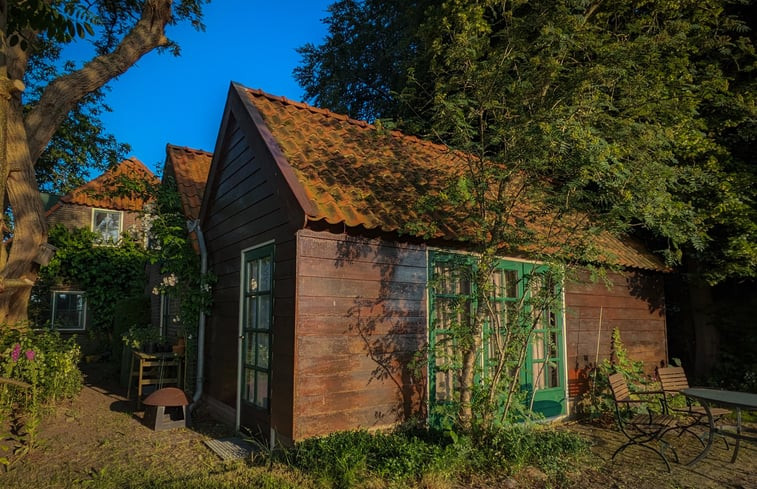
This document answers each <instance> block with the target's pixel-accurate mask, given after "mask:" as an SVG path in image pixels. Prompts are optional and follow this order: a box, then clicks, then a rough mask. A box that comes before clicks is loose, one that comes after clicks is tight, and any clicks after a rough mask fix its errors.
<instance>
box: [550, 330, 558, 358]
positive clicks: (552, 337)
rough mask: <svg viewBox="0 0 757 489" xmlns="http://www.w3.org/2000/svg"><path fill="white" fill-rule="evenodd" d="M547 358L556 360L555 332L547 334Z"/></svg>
mask: <svg viewBox="0 0 757 489" xmlns="http://www.w3.org/2000/svg"><path fill="white" fill-rule="evenodd" d="M549 357H550V358H557V331H550V332H549Z"/></svg>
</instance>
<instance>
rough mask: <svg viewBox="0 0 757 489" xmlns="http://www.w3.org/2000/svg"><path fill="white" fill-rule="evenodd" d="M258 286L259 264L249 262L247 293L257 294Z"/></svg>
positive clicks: (254, 261)
mask: <svg viewBox="0 0 757 489" xmlns="http://www.w3.org/2000/svg"><path fill="white" fill-rule="evenodd" d="M258 286H259V284H258V262H257V261H256V260H253V261H249V262H247V292H248V293H250V292H257V291H258Z"/></svg>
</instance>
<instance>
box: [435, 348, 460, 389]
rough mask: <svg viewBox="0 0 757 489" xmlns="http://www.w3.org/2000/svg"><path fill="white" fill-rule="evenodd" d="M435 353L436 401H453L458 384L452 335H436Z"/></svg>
mask: <svg viewBox="0 0 757 489" xmlns="http://www.w3.org/2000/svg"><path fill="white" fill-rule="evenodd" d="M435 341H436V347H435V350H434V354H435V362H434V363H435V367H436V368H435V369H434V371H435V377H436V378H435V383H436V399H435V400H436V401H452V400H453V399H454V397H453V396H454V392H455V388H456V386H457V375H456V367H457V365H456V362H455V360H456V355H455V348H454V344H453V341H452V336H450V335H446V334H437V335H436V339H435Z"/></svg>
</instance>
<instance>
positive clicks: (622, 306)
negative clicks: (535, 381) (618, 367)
mask: <svg viewBox="0 0 757 489" xmlns="http://www.w3.org/2000/svg"><path fill="white" fill-rule="evenodd" d="M662 279H663V277H662V275H661V274H655V273H644V272H633V271H627V272H624V273H608V276H607V280H608V281H609V282H610V285H609V286H608V284H607V283H606V282H605V281H603V280H596V281H593V280H591V279H590V277H589V274H588V272H585V271H581V272H579V273H578V276H577V278H576V279H575V280H572V281H569V282H568V283H567V285H566V287H565V303H566V310H565V314H566V319H567V324H566V333H567V337H566V343H567V362H568V364H567V366H568V379H569V380H568V387H569V393H570V395H571V397H575V396H576V395H578V394H579V393H580V392H581V391H582V390H583V389H584V388H585V383H586V380H585V375H586V373H587V372H588V369H589V367H591V366H593V365H594V364H595V362H596V360H597V358H598V359H599V361H600V362H601V361H602V360H603V359H605V358H609V357H610V354H611V347H612V331H613V329H615V328H618V329H619V330H620V336H621V339H622V340H623V343H624V345H625V347H626V349H627V350H628V355H629V357H630V358H631V359H633V360H641V361H643V362H644V366H645V369H646V370H647V372H648V373H650V374H651V373H652V372H653V371H654V369H655V367H657V366H659V365H661V364H663V363H667V336H666V329H665V311H664V307H663V303H664V302H663V301H664V297H665V294H664V289H663V280H662ZM600 310H601V312H602V322H601V327H600V321H599V318H600ZM598 341H599V343H598Z"/></svg>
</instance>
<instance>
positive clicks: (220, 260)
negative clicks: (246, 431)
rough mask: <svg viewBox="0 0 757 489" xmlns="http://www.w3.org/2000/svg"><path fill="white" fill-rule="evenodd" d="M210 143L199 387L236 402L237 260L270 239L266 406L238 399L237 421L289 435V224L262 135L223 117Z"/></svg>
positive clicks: (292, 246) (291, 237)
mask: <svg viewBox="0 0 757 489" xmlns="http://www.w3.org/2000/svg"><path fill="white" fill-rule="evenodd" d="M223 134H224V139H223V141H222V143H221V145H220V149H219V147H217V148H216V154H217V158H216V160H214V162H213V165H216V168H214V169H213V170H212V175H213V176H214V178H215V180H214V181H213V182H212V186H211V182H209V187H208V190H207V192H212V193H213V195H212V197H211V198H210V199H209V200H208V201H207V206H208V207H207V208H206V209H205V212H204V214H203V216H204V220H203V223H202V226H203V231H204V233H205V240H206V243H207V248H208V265H209V269H210V270H211V271H212V272H213V274H214V275H215V276H216V277H217V283H216V285H215V286H214V294H213V307H212V311H211V314H210V316H209V317H208V323H207V332H206V359H205V365H206V371H205V378H206V384H205V392H206V394H207V395H208V396H209V397H211V398H212V399H214V400H215V401H220V402H222V403H223V404H225V405H226V406H228V407H230V408H232V409H236V399H237V392H238V384H237V368H238V337H239V301H240V263H241V256H242V252H243V250H245V249H248V248H251V247H254V246H258V245H260V244H263V243H266V242H270V241H272V242H274V259H275V263H274V303H273V335H272V337H273V339H272V341H273V343H272V364H271V369H272V375H271V396H270V414H269V413H267V412H265V411H258V410H253V409H251V408H249V407H247V406H243V407H242V411H241V417H242V419H241V421H242V426H243V427H246V428H250V429H251V430H253V431H256V430H258V429H259V430H261V431H262V432H264V433H266V434H267V433H268V429H269V428H271V427H273V428H274V429H276V430H277V432H278V433H279V435H280V436H283V437H284V438H290V439H291V437H292V407H293V400H292V398H293V392H292V377H293V375H294V374H293V365H294V356H293V350H294V343H293V342H294V339H293V330H294V313H293V302H294V301H293V296H294V270H295V266H294V263H295V260H294V257H295V238H294V236H295V229H294V228H293V227H292V226H291V224H290V220H291V219H290V218H289V217H288V216H287V213H286V212H285V211H284V210H283V209H282V202H281V200H282V199H281V196H280V195H279V194H278V192H277V189H278V188H280V184H279V183H277V182H276V178H277V176H276V174H275V173H274V172H273V171H272V170H271V168H272V163H271V162H270V161H268V158H269V156H268V155H267V152H266V151H265V149H264V146H263V144H262V141H261V140H260V139H259V138H256V137H255V135H254V134H253V135H252V136H251V135H250V132H247V131H244V130H243V128H240V127H239V125H237V124H236V122H235V120H234V118H233V117H230V119H229V122H228V127H227V128H226V130H225V131H224V132H223Z"/></svg>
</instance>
